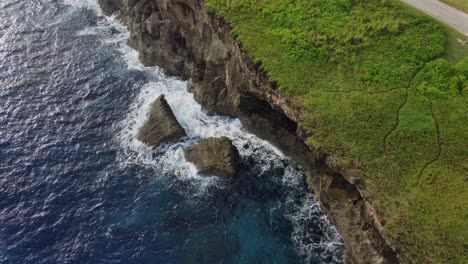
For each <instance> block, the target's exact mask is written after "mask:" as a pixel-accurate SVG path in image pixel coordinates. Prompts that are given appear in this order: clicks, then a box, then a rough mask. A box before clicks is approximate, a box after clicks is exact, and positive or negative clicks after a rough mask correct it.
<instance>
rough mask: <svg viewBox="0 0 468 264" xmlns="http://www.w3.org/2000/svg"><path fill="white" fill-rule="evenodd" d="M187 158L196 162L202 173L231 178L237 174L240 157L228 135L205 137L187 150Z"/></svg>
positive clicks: (199, 171)
mask: <svg viewBox="0 0 468 264" xmlns="http://www.w3.org/2000/svg"><path fill="white" fill-rule="evenodd" d="M184 154H185V159H186V160H187V161H188V162H191V163H193V164H195V166H196V167H197V169H198V173H199V174H200V175H205V176H211V175H213V176H221V177H226V178H231V177H233V176H234V175H235V174H236V170H237V167H238V166H239V162H240V157H239V151H238V150H237V148H236V147H235V146H234V145H232V142H231V140H230V139H229V138H227V137H221V138H207V139H203V140H202V141H201V142H200V143H198V144H197V145H196V146H194V147H193V148H190V149H188V150H186V151H185V153H184Z"/></svg>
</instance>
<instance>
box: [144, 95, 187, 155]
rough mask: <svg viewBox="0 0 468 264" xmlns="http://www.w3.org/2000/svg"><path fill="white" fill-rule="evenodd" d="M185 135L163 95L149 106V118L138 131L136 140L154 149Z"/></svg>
mask: <svg viewBox="0 0 468 264" xmlns="http://www.w3.org/2000/svg"><path fill="white" fill-rule="evenodd" d="M185 135H186V134H185V130H184V129H183V128H182V126H181V125H180V124H179V122H177V119H176V117H175V116H174V113H173V112H172V110H171V108H170V107H169V105H168V104H167V101H166V99H164V95H161V96H159V97H158V99H156V100H155V101H154V102H153V104H152V105H151V112H150V113H149V118H148V120H147V121H146V122H145V124H144V125H143V127H142V128H141V129H140V132H139V133H138V140H140V141H141V142H143V143H145V144H147V145H149V146H153V147H155V146H158V145H159V144H161V143H165V142H168V141H173V140H177V139H179V138H181V137H184V136H185Z"/></svg>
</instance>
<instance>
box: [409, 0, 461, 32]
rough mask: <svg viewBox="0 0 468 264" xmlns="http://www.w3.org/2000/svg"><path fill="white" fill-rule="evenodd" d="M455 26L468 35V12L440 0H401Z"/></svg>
mask: <svg viewBox="0 0 468 264" xmlns="http://www.w3.org/2000/svg"><path fill="white" fill-rule="evenodd" d="M401 1H402V2H404V3H407V4H408V5H411V6H413V7H415V8H417V9H419V10H421V11H423V12H424V13H426V14H428V15H430V16H432V17H434V18H436V19H438V20H440V21H442V22H443V23H445V24H447V25H449V26H451V27H453V28H454V29H456V30H458V31H460V32H461V33H463V34H464V35H465V36H467V37H468V14H466V13H463V12H462V11H460V10H458V9H456V8H453V7H451V6H449V5H447V4H445V3H442V2H440V1H438V0H401Z"/></svg>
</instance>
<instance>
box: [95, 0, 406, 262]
mask: <svg viewBox="0 0 468 264" xmlns="http://www.w3.org/2000/svg"><path fill="white" fill-rule="evenodd" d="M99 2H100V4H101V6H102V8H103V11H104V12H106V13H107V14H109V13H111V12H113V11H115V10H120V11H121V19H122V20H123V21H124V22H125V23H126V24H127V25H128V27H129V29H130V32H131V38H130V41H129V45H130V46H131V47H133V48H135V49H136V50H138V51H139V53H140V60H141V61H142V62H143V64H145V65H147V66H160V67H162V68H164V69H165V70H166V71H167V73H168V74H170V75H177V76H181V77H182V78H183V79H188V80H189V91H190V92H192V93H193V94H194V97H195V99H196V100H197V101H198V102H199V103H200V104H201V105H202V106H203V107H204V109H205V110H206V111H208V112H209V113H213V114H214V113H216V114H223V115H229V116H234V117H238V118H239V119H240V120H241V122H242V124H243V125H244V126H245V127H246V128H247V129H248V130H249V131H251V132H253V133H255V134H256V135H258V136H259V137H261V138H263V139H265V140H268V141H270V142H271V143H272V144H274V145H276V146H277V147H279V148H280V149H281V150H282V151H283V152H284V153H286V154H287V155H288V156H290V157H292V158H293V159H295V160H296V161H297V162H298V163H299V164H301V166H302V167H303V168H304V169H305V171H306V173H307V175H308V179H307V181H308V183H309V186H310V187H311V189H313V190H314V191H315V193H316V195H317V197H318V199H319V200H320V201H321V203H322V207H323V209H324V210H325V211H326V212H327V214H328V215H329V217H330V219H331V220H332V222H333V223H334V224H335V225H336V226H337V228H338V230H339V231H340V233H341V235H342V237H343V240H344V241H345V244H346V247H347V250H346V261H347V262H349V263H397V262H398V260H397V256H396V254H395V253H394V250H392V248H391V247H390V246H389V245H388V243H387V241H386V240H385V239H384V238H383V236H382V232H383V229H382V228H381V225H380V224H379V221H378V219H377V216H376V214H375V212H374V210H373V208H372V206H371V205H370V204H369V203H368V202H367V201H366V200H365V198H363V197H362V195H361V193H360V192H359V190H358V189H357V188H356V186H354V185H352V184H351V183H349V182H348V181H347V180H346V179H345V178H344V177H343V176H342V175H341V174H340V173H337V172H335V171H333V170H332V169H331V168H330V167H329V166H328V165H327V164H326V163H325V162H323V160H321V159H318V158H316V155H314V152H313V150H311V149H310V148H309V147H308V146H306V144H305V143H304V138H301V135H302V133H300V131H298V125H297V124H298V122H300V116H301V113H300V110H299V109H295V108H294V107H293V106H292V105H291V104H290V103H289V102H288V100H287V99H286V98H284V97H282V96H281V95H280V94H279V93H278V91H277V90H276V89H275V85H273V84H271V83H270V81H269V80H268V78H267V77H266V75H265V74H264V73H262V72H259V71H258V67H257V66H256V65H254V64H252V63H251V62H250V60H249V58H248V57H247V56H246V54H245V53H243V52H242V50H241V49H240V47H239V45H238V44H237V43H235V41H234V40H233V39H232V38H231V35H230V28H229V26H228V25H225V24H224V23H223V22H222V21H220V20H218V19H216V18H214V17H212V16H210V15H209V14H207V13H206V12H205V10H204V8H203V2H202V1H201V0H120V1H119V0H99Z"/></svg>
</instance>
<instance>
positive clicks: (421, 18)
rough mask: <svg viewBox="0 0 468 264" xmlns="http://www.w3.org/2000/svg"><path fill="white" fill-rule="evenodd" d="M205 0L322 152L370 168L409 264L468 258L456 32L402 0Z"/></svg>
mask: <svg viewBox="0 0 468 264" xmlns="http://www.w3.org/2000/svg"><path fill="white" fill-rule="evenodd" d="M205 3H206V7H207V9H208V10H209V11H210V12H212V13H213V14H216V15H217V16H220V17H222V18H223V19H224V20H225V21H227V22H228V23H229V24H230V25H231V26H232V27H233V31H232V34H233V36H234V37H235V38H237V40H238V41H239V42H241V43H242V45H243V48H244V50H245V51H246V52H247V53H248V54H249V56H250V58H251V59H252V60H253V61H254V62H255V63H257V64H259V65H260V67H261V68H262V69H263V70H265V71H266V72H267V74H268V76H269V78H270V79H271V80H272V81H275V82H276V83H278V85H279V89H280V91H281V92H282V93H283V95H285V96H288V97H290V98H291V101H293V102H294V103H295V104H296V105H297V106H300V107H302V108H303V109H305V110H306V111H305V113H306V114H305V116H303V120H304V121H303V123H302V124H301V126H303V128H305V129H307V130H308V131H309V132H310V133H311V135H312V136H311V137H310V138H309V139H308V140H307V143H308V144H309V145H311V146H312V147H314V148H315V149H317V151H318V155H330V156H332V157H334V158H335V159H334V160H336V162H337V164H336V165H338V166H341V167H344V168H349V171H355V170H356V169H357V170H358V171H360V173H359V177H361V178H362V180H363V185H362V187H361V188H362V189H363V191H364V192H365V193H366V195H367V196H368V198H369V199H370V201H371V202H372V203H373V205H374V206H375V207H376V209H377V211H378V213H379V214H380V217H381V218H382V220H383V222H385V225H386V228H387V230H388V232H389V235H390V239H391V240H392V241H393V244H394V245H395V246H396V247H397V248H398V249H399V251H401V256H402V261H403V262H405V263H428V262H432V263H463V261H466V259H465V258H466V257H465V256H467V255H468V253H467V247H468V212H467V208H468V207H467V206H468V189H467V185H466V182H467V180H468V178H467V174H468V159H467V158H468V98H467V95H466V90H467V87H468V82H467V80H468V75H467V73H468V49H466V48H465V47H461V46H459V45H458V44H457V42H456V37H459V36H458V34H457V33H456V32H454V31H453V30H451V29H447V28H446V27H445V26H444V25H441V24H439V23H438V22H436V21H434V20H433V19H431V18H429V17H427V16H425V15H423V14H421V13H419V12H418V11H416V10H414V9H412V8H408V7H407V6H405V5H403V4H400V3H399V2H398V1H396V0H205ZM465 57H466V58H465ZM463 58H465V59H463ZM462 59H463V60H462ZM460 60H461V61H460ZM351 169H353V170H351Z"/></svg>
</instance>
